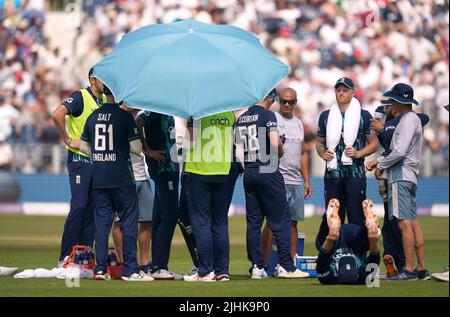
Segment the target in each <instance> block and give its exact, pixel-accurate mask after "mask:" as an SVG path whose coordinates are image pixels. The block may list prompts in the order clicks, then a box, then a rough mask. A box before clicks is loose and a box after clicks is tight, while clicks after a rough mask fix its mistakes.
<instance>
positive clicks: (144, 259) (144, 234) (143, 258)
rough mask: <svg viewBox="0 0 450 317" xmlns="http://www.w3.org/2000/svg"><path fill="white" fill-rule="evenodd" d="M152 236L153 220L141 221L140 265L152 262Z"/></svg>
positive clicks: (139, 234) (139, 235) (139, 237)
mask: <svg viewBox="0 0 450 317" xmlns="http://www.w3.org/2000/svg"><path fill="white" fill-rule="evenodd" d="M151 238H152V222H151V221H144V222H141V223H139V231H138V245H139V266H146V265H147V264H148V263H149V262H150V251H149V249H150V241H151Z"/></svg>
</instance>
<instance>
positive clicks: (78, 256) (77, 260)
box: [73, 250, 81, 264]
mask: <svg viewBox="0 0 450 317" xmlns="http://www.w3.org/2000/svg"><path fill="white" fill-rule="evenodd" d="M80 255H81V251H80V250H76V251H75V257H74V258H73V263H74V264H79V263H80Z"/></svg>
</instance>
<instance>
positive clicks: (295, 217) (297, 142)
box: [261, 87, 312, 265]
mask: <svg viewBox="0 0 450 317" xmlns="http://www.w3.org/2000/svg"><path fill="white" fill-rule="evenodd" d="M279 103H280V110H279V111H278V112H276V113H275V116H276V117H277V123H278V132H279V134H280V136H281V139H282V142H283V144H284V147H283V149H284V155H283V156H282V157H281V158H280V165H279V169H280V172H281V175H282V176H283V180H284V184H285V187H286V198H287V201H288V204H289V211H290V214H291V257H292V258H294V259H295V255H296V254H297V249H298V229H297V222H298V221H303V220H304V217H305V211H304V209H305V201H304V199H309V198H310V197H311V195H312V187H311V183H310V180H309V167H308V165H309V163H308V154H307V153H306V152H305V144H304V130H303V124H302V122H301V121H300V119H299V118H297V117H296V116H295V115H294V109H295V107H296V106H297V92H296V91H295V90H294V89H292V88H289V87H287V88H284V89H283V90H282V91H281V92H280V100H279ZM302 178H303V180H304V184H302ZM303 187H304V188H303ZM272 238H273V235H272V231H271V230H270V228H269V225H268V223H267V222H266V225H265V227H264V229H263V233H262V237H261V239H262V240H261V244H262V248H263V258H264V265H268V264H269V254H270V250H271V249H272Z"/></svg>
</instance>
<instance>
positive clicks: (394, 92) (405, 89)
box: [383, 83, 419, 105]
mask: <svg viewBox="0 0 450 317" xmlns="http://www.w3.org/2000/svg"><path fill="white" fill-rule="evenodd" d="M383 97H387V98H389V99H391V100H395V101H397V102H399V103H402V104H405V105H409V104H412V103H413V104H415V105H419V102H418V101H417V100H415V99H414V90H413V88H412V87H411V86H409V85H407V84H403V83H399V84H396V85H394V87H392V88H391V90H389V91H386V92H385V93H384V94H383Z"/></svg>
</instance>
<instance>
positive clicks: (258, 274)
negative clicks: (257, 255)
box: [250, 264, 268, 280]
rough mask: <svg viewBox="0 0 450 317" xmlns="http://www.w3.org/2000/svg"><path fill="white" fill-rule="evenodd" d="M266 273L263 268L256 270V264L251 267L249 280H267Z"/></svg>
mask: <svg viewBox="0 0 450 317" xmlns="http://www.w3.org/2000/svg"><path fill="white" fill-rule="evenodd" d="M267 277H268V276H267V273H266V270H264V268H261V269H258V266H257V265H256V264H254V265H253V268H252V272H251V276H250V278H252V279H254V280H261V279H263V278H267Z"/></svg>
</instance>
